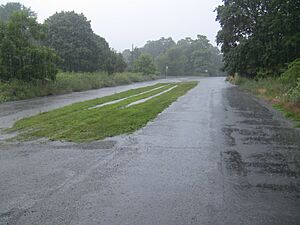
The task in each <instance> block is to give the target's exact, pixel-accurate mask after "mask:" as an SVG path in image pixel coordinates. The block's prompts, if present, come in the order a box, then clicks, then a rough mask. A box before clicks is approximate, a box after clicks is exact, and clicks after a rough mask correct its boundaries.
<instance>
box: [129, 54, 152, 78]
mask: <svg viewBox="0 0 300 225" xmlns="http://www.w3.org/2000/svg"><path fill="white" fill-rule="evenodd" d="M133 68H134V71H135V72H141V73H143V75H149V74H155V72H156V68H155V65H154V63H153V60H152V58H151V56H150V55H147V54H141V55H140V56H139V57H138V59H137V60H136V61H134V63H133Z"/></svg>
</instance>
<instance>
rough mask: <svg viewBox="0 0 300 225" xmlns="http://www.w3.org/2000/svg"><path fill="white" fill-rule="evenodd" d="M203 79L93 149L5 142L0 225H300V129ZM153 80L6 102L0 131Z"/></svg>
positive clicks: (217, 81) (1, 140) (0, 153)
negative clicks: (140, 124) (136, 126)
mask: <svg viewBox="0 0 300 225" xmlns="http://www.w3.org/2000/svg"><path fill="white" fill-rule="evenodd" d="M195 79H196V80H199V81H200V82H199V84H198V86H197V87H195V88H194V89H192V90H191V91H189V92H188V93H187V94H186V95H185V96H183V97H181V98H179V99H178V100H177V101H176V102H174V103H173V104H172V105H171V106H170V107H169V108H167V109H166V110H165V111H164V112H163V113H161V114H160V115H159V116H158V117H157V118H156V119H155V120H154V121H151V122H150V123H148V125H147V126H146V127H144V128H143V129H141V130H139V131H137V132H135V133H133V134H129V135H122V136H118V137H112V138H108V139H105V140H103V141H98V142H92V143H87V144H74V143H66V142H65V143H62V142H49V141H47V140H36V141H31V142H7V141H5V138H7V137H8V136H9V135H6V134H4V133H3V132H2V134H1V135H0V224H1V225H2V224H3V225H4V224H9V225H11V224H18V225H69V224H70V225H98V224H103V225H110V224H112V225H141V224H144V225H152V224H153V225H157V224H160V225H168V224H169V225H176V224H178V225H183V224H195V225H196V224H197V225H198V224H199V225H240V224H243V225H298V224H300V180H299V176H300V130H299V129H296V128H293V124H292V123H291V122H289V121H287V120H285V119H284V118H283V117H282V116H281V115H280V113H278V112H276V111H275V110H273V109H272V108H271V107H270V106H269V105H268V104H267V103H265V102H263V101H260V100H257V99H256V98H254V97H252V96H250V95H249V94H247V93H244V92H242V91H240V90H239V89H238V88H237V87H235V86H232V85H230V84H228V83H226V82H225V81H224V78H182V79H180V78H170V79H168V80H165V81H175V80H195ZM156 82H161V81H153V82H144V83H139V84H133V85H127V86H121V87H113V88H103V89H100V90H93V91H88V92H82V93H73V94H68V95H62V96H52V97H44V98H37V99H32V100H26V101H18V102H10V103H4V104H1V105H0V127H1V128H6V127H9V126H11V125H12V124H13V122H14V121H16V120H17V119H19V118H22V117H24V116H29V115H34V114H36V113H38V112H41V111H46V110H50V109H53V108H57V107H61V106H63V105H66V104H70V103H73V102H77V101H83V100H86V99H91V98H95V97H99V96H104V95H108V94H112V93H115V92H120V91H124V90H127V89H131V88H136V87H140V86H145V85H151V84H154V83H156Z"/></svg>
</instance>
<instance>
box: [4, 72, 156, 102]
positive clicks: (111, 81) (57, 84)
mask: <svg viewBox="0 0 300 225" xmlns="http://www.w3.org/2000/svg"><path fill="white" fill-rule="evenodd" d="M157 78H159V77H157V76H154V75H151V76H144V75H142V74H140V73H129V72H124V73H116V74H112V75H108V74H107V73H104V72H97V73H59V74H57V78H56V81H54V82H53V81H49V82H46V83H45V82H24V81H19V80H12V81H10V82H1V81H0V103H1V102H6V101H14V100H21V99H29V98H34V97H41V96H48V95H59V94H66V93H70V92H75V91H86V90H90V89H97V88H102V87H111V86H117V85H124V84H130V83H134V82H141V81H148V80H154V79H157Z"/></svg>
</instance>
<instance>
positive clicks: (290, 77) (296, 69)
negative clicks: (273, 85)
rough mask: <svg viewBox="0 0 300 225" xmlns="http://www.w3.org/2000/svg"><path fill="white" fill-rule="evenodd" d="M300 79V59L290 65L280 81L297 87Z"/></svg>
mask: <svg viewBox="0 0 300 225" xmlns="http://www.w3.org/2000/svg"><path fill="white" fill-rule="evenodd" d="M299 78H300V58H299V59H296V60H295V61H293V62H291V63H289V65H288V69H287V70H286V71H285V72H284V73H283V74H282V75H281V77H280V80H281V81H282V82H283V83H284V84H285V85H288V86H290V87H295V86H297V82H298V79H299Z"/></svg>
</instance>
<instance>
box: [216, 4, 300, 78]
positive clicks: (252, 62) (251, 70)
mask: <svg viewBox="0 0 300 225" xmlns="http://www.w3.org/2000/svg"><path fill="white" fill-rule="evenodd" d="M223 2H224V5H221V6H219V7H217V9H216V11H217V18H216V20H217V21H219V23H220V25H221V30H220V31H219V32H218V35H217V42H218V44H221V50H222V52H223V54H224V61H225V69H226V71H227V72H228V73H230V74H233V73H239V74H241V75H243V76H248V77H253V76H255V75H256V74H257V73H258V72H259V71H264V72H266V73H269V74H274V75H279V74H280V69H281V68H283V67H284V65H285V64H286V63H288V62H291V61H293V60H294V59H296V58H299V57H300V53H299V52H300V51H299V50H300V39H299V34H300V26H299V24H300V16H299V15H300V2H299V1H286V0H253V1H247V0H238V1H236V0H224V1H223Z"/></svg>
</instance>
